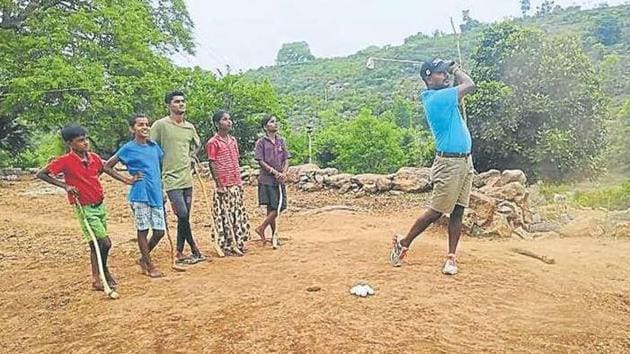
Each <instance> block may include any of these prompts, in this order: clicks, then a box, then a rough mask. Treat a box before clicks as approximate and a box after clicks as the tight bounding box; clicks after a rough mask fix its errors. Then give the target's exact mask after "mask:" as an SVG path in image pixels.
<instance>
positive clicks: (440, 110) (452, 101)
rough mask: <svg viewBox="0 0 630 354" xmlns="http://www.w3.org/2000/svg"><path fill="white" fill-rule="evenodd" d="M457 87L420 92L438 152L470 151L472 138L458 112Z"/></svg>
mask: <svg viewBox="0 0 630 354" xmlns="http://www.w3.org/2000/svg"><path fill="white" fill-rule="evenodd" d="M457 95H458V94H457V87H449V88H445V89H441V90H425V91H423V92H421V93H420V98H421V99H422V105H423V106H424V114H425V116H426V117H427V121H428V122H429V127H430V128H431V132H432V133H433V137H434V138H435V147H436V149H437V151H439V152H450V153H466V154H467V153H470V149H471V147H472V140H471V138H470V132H469V131H468V127H467V126H466V122H464V120H463V119H462V116H461V114H460V113H459V107H458V102H457Z"/></svg>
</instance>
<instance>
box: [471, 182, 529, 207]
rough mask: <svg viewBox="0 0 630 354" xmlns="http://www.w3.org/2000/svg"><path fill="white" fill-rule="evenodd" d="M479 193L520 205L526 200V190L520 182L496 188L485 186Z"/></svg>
mask: <svg viewBox="0 0 630 354" xmlns="http://www.w3.org/2000/svg"><path fill="white" fill-rule="evenodd" d="M481 191H482V192H483V193H485V194H487V195H489V196H491V197H494V198H497V199H501V200H508V201H511V202H516V203H522V202H523V201H525V200H526V198H527V189H525V186H524V185H522V184H521V183H520V182H512V183H508V184H506V185H504V186H501V187H498V188H495V187H488V186H486V187H484V188H482V189H481Z"/></svg>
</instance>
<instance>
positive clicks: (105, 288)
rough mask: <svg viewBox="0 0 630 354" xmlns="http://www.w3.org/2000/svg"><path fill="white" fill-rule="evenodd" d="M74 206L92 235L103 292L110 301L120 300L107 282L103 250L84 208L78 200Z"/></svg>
mask: <svg viewBox="0 0 630 354" xmlns="http://www.w3.org/2000/svg"><path fill="white" fill-rule="evenodd" d="M74 206H75V208H77V211H78V212H79V215H81V221H82V222H83V225H85V228H86V229H87V231H88V234H90V239H91V240H92V244H93V245H94V252H95V253H96V261H97V263H98V276H99V278H101V283H102V284H103V291H104V292H105V295H107V297H109V298H110V299H118V297H119V295H118V293H117V292H116V291H115V290H114V289H112V288H110V287H109V283H108V282H107V279H106V278H105V270H104V269H103V260H102V259H101V248H100V247H99V245H98V241H97V240H96V236H94V231H92V228H91V227H90V224H88V220H87V217H86V216H85V212H84V211H83V207H82V206H81V204H79V201H78V200H75V202H74Z"/></svg>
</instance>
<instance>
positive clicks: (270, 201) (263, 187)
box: [258, 184, 287, 211]
mask: <svg viewBox="0 0 630 354" xmlns="http://www.w3.org/2000/svg"><path fill="white" fill-rule="evenodd" d="M280 186H281V188H282V207H281V209H280V211H283V210H285V209H286V208H287V186H286V185H284V184H281V185H280ZM279 199H280V191H279V190H278V186H272V185H269V184H258V204H260V205H267V206H268V207H269V208H271V210H278V201H279Z"/></svg>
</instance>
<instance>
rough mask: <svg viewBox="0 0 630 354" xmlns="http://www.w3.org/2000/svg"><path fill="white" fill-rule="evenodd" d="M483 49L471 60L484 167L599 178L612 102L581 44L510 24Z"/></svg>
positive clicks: (473, 108)
mask: <svg viewBox="0 0 630 354" xmlns="http://www.w3.org/2000/svg"><path fill="white" fill-rule="evenodd" d="M481 43H482V44H481V45H480V46H479V47H478V48H477V49H476V51H475V53H474V54H473V57H472V59H473V62H474V67H475V68H476V70H475V71H474V73H473V74H474V77H475V79H476V81H477V84H478V90H477V92H476V93H475V94H473V95H472V96H471V98H470V99H469V100H468V101H467V102H468V104H467V108H468V112H469V119H470V120H469V124H470V126H471V133H472V134H473V141H474V144H473V145H474V148H473V149H474V154H475V163H476V166H477V168H478V169H480V170H485V169H488V168H500V169H505V168H522V169H524V170H525V171H526V172H527V173H528V174H529V175H530V176H531V177H532V178H533V179H536V178H540V177H542V178H545V179H552V180H565V179H572V178H580V177H585V176H592V175H593V174H595V173H596V172H597V171H598V170H599V168H600V167H601V166H602V165H601V162H602V161H601V157H602V153H603V152H604V144H602V141H605V137H606V132H605V129H604V118H605V114H606V104H607V101H606V99H605V95H604V93H603V91H602V89H601V87H600V82H599V81H598V80H599V77H598V76H597V75H595V69H594V67H593V65H592V63H591V62H590V59H589V58H588V57H587V56H586V54H585V53H584V51H583V49H582V47H581V45H580V42H579V41H578V39H577V38H574V37H558V38H547V37H546V36H545V35H544V34H543V33H542V32H541V31H534V30H528V29H521V28H518V27H516V26H514V25H511V24H507V23H503V24H499V25H495V26H492V27H490V28H488V29H486V30H485V31H484V33H483V38H482V42H481Z"/></svg>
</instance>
